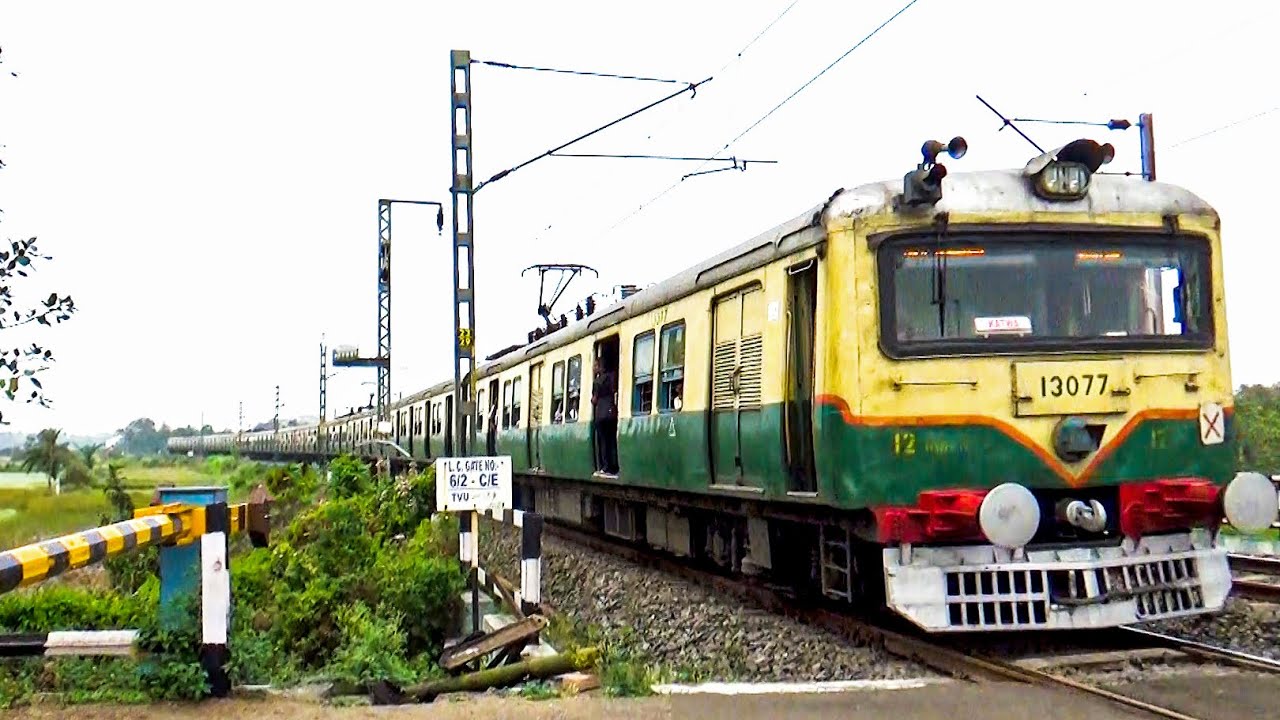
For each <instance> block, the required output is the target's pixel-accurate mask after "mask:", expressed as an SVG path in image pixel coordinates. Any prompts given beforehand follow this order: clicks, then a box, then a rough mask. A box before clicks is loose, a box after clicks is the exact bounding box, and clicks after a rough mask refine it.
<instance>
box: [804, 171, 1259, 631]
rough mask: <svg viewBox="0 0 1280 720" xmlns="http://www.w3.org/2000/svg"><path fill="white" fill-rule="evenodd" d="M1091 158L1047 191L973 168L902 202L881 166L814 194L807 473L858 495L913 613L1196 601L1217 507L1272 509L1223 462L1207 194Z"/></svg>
mask: <svg viewBox="0 0 1280 720" xmlns="http://www.w3.org/2000/svg"><path fill="white" fill-rule="evenodd" d="M1089 179H1091V180H1092V182H1091V183H1090V182H1087V181H1086V183H1085V187H1086V188H1087V190H1086V191H1085V193H1084V197H1083V198H1080V199H1059V198H1045V197H1038V196H1037V194H1035V193H1033V191H1032V188H1031V182H1033V181H1034V180H1032V179H1029V178H1027V177H1026V176H1024V175H1022V174H1019V173H1008V172H1006V173H975V174H971V175H965V176H957V177H955V178H948V181H947V183H945V184H944V185H943V186H942V189H943V191H944V192H943V193H942V198H941V199H940V200H939V201H937V202H936V203H926V204H925V205H926V207H924V208H920V209H919V210H918V211H917V212H915V213H914V216H913V214H912V213H911V212H909V211H900V210H899V208H900V206H899V205H898V204H896V203H894V202H892V201H886V198H889V197H892V194H893V190H894V188H893V186H892V185H891V184H884V185H883V186H876V187H873V188H870V189H867V188H863V189H860V190H858V191H849V192H847V193H846V194H847V196H846V197H837V198H836V199H834V200H833V203H832V206H831V208H829V210H828V216H827V218H826V221H827V225H828V231H829V232H830V233H831V236H832V248H833V251H832V258H831V259H832V262H831V263H829V264H828V268H827V272H828V273H829V275H828V278H827V286H828V287H831V288H836V289H834V290H833V291H832V293H831V294H830V295H829V296H828V297H829V299H830V302H829V305H828V307H827V308H826V312H827V313H828V316H827V317H828V318H829V322H832V323H834V325H833V326H834V327H840V328H842V329H843V331H842V332H836V333H828V341H827V345H826V347H825V348H824V351H825V352H824V354H823V357H822V359H821V362H820V368H821V373H822V380H821V384H822V385H823V386H824V387H823V388H822V389H820V391H819V393H820V394H819V396H818V405H819V410H818V413H817V424H818V427H817V431H816V443H817V446H818V451H817V456H818V461H819V467H818V474H819V478H820V484H821V486H822V491H823V494H824V496H828V497H830V498H832V500H833V502H834V503H835V504H838V505H842V506H845V507H853V508H866V511H865V512H866V513H867V514H868V515H869V516H870V519H871V520H872V521H871V522H870V523H868V524H867V525H866V526H865V528H866V529H865V530H864V537H863V539H864V540H866V541H870V542H872V543H875V544H879V545H881V546H882V548H883V549H882V551H881V555H882V559H883V572H884V581H885V587H884V590H885V599H886V603H887V605H888V606H889V607H890V608H892V609H893V610H894V611H896V612H897V613H900V614H901V615H903V616H905V617H907V618H908V619H910V620H911V621H912V622H914V623H916V624H917V625H919V626H921V627H923V628H925V629H928V630H930V631H963V630H983V631H986V630H1016V629H1039V628H1045V629H1051V628H1091V627H1108V626H1115V625H1123V624H1129V623H1134V622H1138V621H1143V620H1151V619H1158V618H1169V617H1177V616H1186V615H1193V614H1199V613H1205V612H1213V611H1216V610H1219V609H1221V607H1222V606H1223V604H1224V602H1225V599H1226V597H1227V594H1228V592H1229V590H1230V586H1231V577H1230V571H1229V569H1228V567H1227V562H1226V553H1225V551H1224V550H1223V549H1222V547H1221V546H1220V545H1218V544H1217V541H1216V537H1217V536H1216V532H1217V529H1218V528H1217V525H1218V523H1219V522H1220V520H1221V518H1222V517H1223V515H1224V512H1225V516H1226V517H1227V519H1228V520H1229V521H1230V522H1231V523H1232V525H1235V526H1238V527H1241V528H1244V529H1249V528H1250V527H1251V526H1252V527H1259V526H1260V527H1265V526H1266V525H1269V524H1270V523H1271V522H1272V521H1274V518H1275V515H1276V498H1275V490H1274V488H1273V487H1272V486H1271V484H1270V483H1269V482H1266V479H1265V478H1264V477H1263V476H1260V475H1256V474H1241V475H1239V476H1236V475H1235V473H1234V460H1235V459H1234V453H1233V444H1234V443H1233V441H1234V428H1233V424H1232V415H1231V405H1232V388H1231V383H1230V371H1229V358H1228V352H1227V334H1226V315H1225V305H1224V297H1223V285H1222V263H1221V246H1220V244H1219V235H1218V230H1219V223H1218V218H1217V215H1216V213H1215V212H1214V211H1213V209H1212V208H1210V207H1209V206H1208V205H1207V204H1206V203H1204V202H1203V201H1201V200H1200V199H1198V198H1196V197H1195V196H1194V195H1191V194H1190V193H1188V192H1186V191H1184V190H1181V189H1179V188H1176V187H1172V186H1168V185H1163V184H1156V183H1147V182H1143V181H1139V180H1136V179H1120V178H1114V177H1105V176H1104V177H1097V176H1095V177H1092V178H1089ZM899 197H900V196H899ZM838 277H844V278H857V279H858V281H857V282H843V283H840V282H836V280H837V279H838ZM855 329H856V334H857V337H856V338H854V337H852V336H851V335H850V333H851V332H852V331H853V330H855ZM824 589H826V583H824Z"/></svg>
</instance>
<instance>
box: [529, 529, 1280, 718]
mask: <svg viewBox="0 0 1280 720" xmlns="http://www.w3.org/2000/svg"><path fill="white" fill-rule="evenodd" d="M545 529H546V531H547V532H548V533H549V534H551V535H554V536H556V537H558V538H560V539H563V540H566V541H568V542H570V543H574V544H577V545H580V546H584V547H587V548H590V549H592V550H596V551H599V552H603V553H607V554H610V555H614V556H617V557H621V558H622V559H624V560H627V561H629V562H632V563H635V564H638V565H641V566H645V567H649V568H652V569H655V570H659V571H661V572H664V573H667V574H670V575H674V576H676V577H680V578H683V579H686V580H689V581H692V582H696V583H699V584H702V585H704V586H710V587H712V588H714V589H716V590H717V591H722V592H726V593H729V594H732V595H734V596H736V597H738V598H740V599H744V600H747V601H750V602H753V603H755V604H757V605H759V606H761V607H762V608H763V609H765V610H767V611H770V612H774V613H777V614H780V615H784V616H787V617H790V618H793V619H795V620H798V621H800V622H803V623H806V624H808V625H811V626H815V627H821V628H823V629H825V630H827V631H829V632H832V633H834V634H836V635H837V636H840V637H844V638H847V639H849V640H851V641H854V642H857V643H859V644H863V645H878V646H880V647H883V648H884V649H885V650H886V651H887V652H889V653H891V654H893V655H895V656H897V657H900V658H902V659H905V660H908V661H911V662H915V663H918V664H920V665H923V666H925V667H928V668H929V669H931V670H933V671H935V672H938V673H940V674H943V675H946V676H949V677H953V678H956V679H959V680H963V681H969V682H990V681H993V680H994V681H1014V682H1025V683H1031V684H1037V685H1043V686H1050V687H1057V688H1060V689H1062V690H1064V691H1066V692H1074V693H1082V694H1088V695H1092V696H1095V697H1099V698H1103V699H1105V700H1108V701H1110V702H1114V703H1117V704H1120V705H1124V706H1126V707H1130V708H1134V709H1136V710H1140V711H1143V712H1145V713H1148V714H1151V715H1153V716H1156V717H1164V718H1172V719H1174V720H1196V718H1195V717H1194V716H1191V715H1187V714H1185V713H1181V712H1179V711H1177V710H1174V709H1172V708H1168V707H1163V706H1160V705H1157V704H1153V703H1151V702H1147V701H1144V700H1140V699H1138V698H1134V697H1130V696H1127V695H1124V694H1122V693H1119V692H1116V691H1113V690H1110V689H1107V688H1104V687H1100V686H1098V685H1093V684H1090V683H1088V682H1082V681H1080V680H1076V679H1073V678H1068V677H1064V676H1062V675H1058V674H1054V673H1051V672H1048V671H1046V670H1041V669H1035V668H1031V667H1026V666H1024V665H1020V664H1018V663H1017V662H1016V661H1015V660H1008V659H1004V658H1001V657H997V656H995V655H994V654H991V653H990V652H982V651H980V650H975V649H974V648H972V647H968V648H966V647H959V643H960V642H963V640H958V639H955V638H947V639H938V638H926V637H922V636H920V635H919V634H917V633H915V632H914V630H913V629H912V628H910V627H894V622H893V621H891V620H890V621H885V620H881V619H869V618H866V617H861V616H858V615H854V614H849V613H845V612H835V611H833V610H831V609H828V608H824V607H820V606H816V605H813V604H810V603H806V602H804V601H802V600H800V599H799V598H797V597H795V596H794V595H793V594H792V593H790V592H789V591H787V590H785V589H783V588H779V587H774V586H769V585H765V584H761V583H757V582H753V581H750V580H745V579H739V578H734V577H729V576H726V575H723V574H720V573H717V572H713V571H710V570H705V569H701V568H697V567H693V566H691V565H688V564H685V563H682V562H679V561H678V560H676V559H674V558H671V557H668V556H666V555H662V554H659V553H656V552H653V551H650V550H648V549H646V548H642V547H638V546H635V545H632V544H629V543H626V542H623V541H620V540H615V539H612V538H607V537H601V536H598V535H594V534H590V533H587V532H585V531H582V530H579V529H576V528H572V527H567V526H565V525H561V524H559V523H556V522H554V521H548V523H547V524H546V526H545ZM1242 557H1248V556H1242ZM1253 560H1254V558H1249V559H1248V560H1242V561H1239V562H1241V563H1242V567H1243V565H1244V564H1247V563H1249V562H1252V561H1253ZM1264 560H1265V559H1264ZM1234 562H1236V561H1234V560H1233V563H1234ZM1267 566H1268V567H1273V565H1271V564H1270V563H1267ZM1233 567H1235V565H1234V564H1233ZM1253 567H1255V568H1256V567H1259V566H1257V565H1254V566H1253ZM508 584H509V583H508ZM544 607H545V606H544ZM545 609H546V610H548V611H550V608H545ZM1105 643H1106V644H1107V645H1108V649H1113V648H1114V647H1121V648H1125V649H1131V650H1138V649H1150V648H1163V649H1169V650H1174V651H1177V652H1179V653H1182V654H1184V655H1186V656H1188V657H1189V658H1192V659H1196V660H1200V661H1210V662H1216V663H1222V664H1226V665H1232V666H1235V667H1239V668H1242V669H1247V670H1250V671H1254V672H1261V673H1274V674H1280V661H1277V660H1272V659H1270V658H1266V657H1261V656H1255V655H1250V654H1247V653H1241V652H1238V651H1234V650H1228V649H1225V648H1219V647H1215V646H1211V645H1206V644H1203V643H1197V642H1192V641H1188V640H1184V639H1181V638H1178V637H1174V636H1171V635H1164V634H1160V633H1155V632H1151V631H1148V630H1142V629H1138V628H1132V627H1126V628H1118V629H1117V630H1116V631H1115V632H1112V633H1107V634H1106V638H1105ZM979 645H981V643H979Z"/></svg>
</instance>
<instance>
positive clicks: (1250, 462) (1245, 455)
mask: <svg viewBox="0 0 1280 720" xmlns="http://www.w3.org/2000/svg"><path fill="white" fill-rule="evenodd" d="M1235 400H1236V402H1235V420H1234V422H1235V425H1236V427H1237V428H1238V437H1239V439H1240V440H1239V442H1238V443H1237V444H1236V466H1237V469H1239V470H1253V471H1256V472H1260V473H1265V474H1268V475H1277V474H1280V383H1277V384H1275V385H1270V386H1267V385H1245V386H1243V387H1241V388H1240V389H1239V390H1238V391H1236V398H1235Z"/></svg>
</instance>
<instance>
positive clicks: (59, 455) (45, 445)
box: [20, 428, 71, 494]
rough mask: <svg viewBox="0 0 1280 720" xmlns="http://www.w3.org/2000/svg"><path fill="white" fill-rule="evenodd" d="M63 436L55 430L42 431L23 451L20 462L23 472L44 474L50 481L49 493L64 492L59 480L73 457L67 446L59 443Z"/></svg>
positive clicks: (59, 431)
mask: <svg viewBox="0 0 1280 720" xmlns="http://www.w3.org/2000/svg"><path fill="white" fill-rule="evenodd" d="M61 436H62V431H61V430H58V429H55V428H46V429H44V430H41V431H40V432H39V434H37V435H36V436H35V438H34V439H33V440H32V441H31V442H30V443H29V444H28V445H27V447H26V448H25V449H24V450H23V451H22V457H21V460H20V462H21V463H22V469H23V470H25V471H27V472H40V473H44V474H45V476H46V477H47V478H48V480H49V492H51V493H54V494H58V493H60V492H61V491H62V488H61V487H60V485H59V478H60V477H61V475H62V471H63V469H65V468H66V467H67V460H68V458H69V457H70V456H71V453H70V451H69V450H68V449H67V446H66V444H65V443H60V442H58V439H59V438H60V437H61Z"/></svg>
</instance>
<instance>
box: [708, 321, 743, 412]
mask: <svg viewBox="0 0 1280 720" xmlns="http://www.w3.org/2000/svg"><path fill="white" fill-rule="evenodd" d="M712 365H713V369H712V375H713V381H712V388H711V409H712V410H732V409H734V407H735V401H736V396H735V394H734V392H733V370H734V368H736V367H737V366H738V341H737V340H736V339H735V340H726V341H723V342H718V343H716V349H715V355H714V357H713V359H712Z"/></svg>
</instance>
